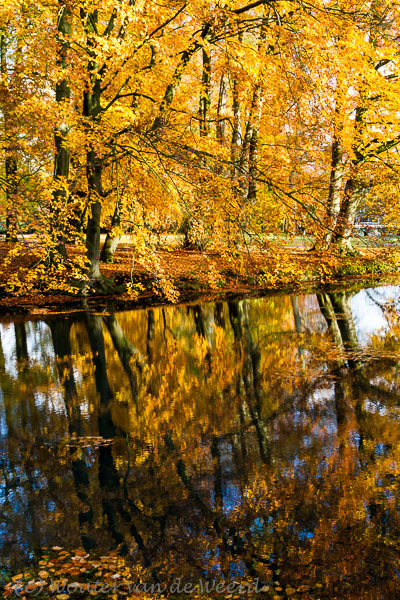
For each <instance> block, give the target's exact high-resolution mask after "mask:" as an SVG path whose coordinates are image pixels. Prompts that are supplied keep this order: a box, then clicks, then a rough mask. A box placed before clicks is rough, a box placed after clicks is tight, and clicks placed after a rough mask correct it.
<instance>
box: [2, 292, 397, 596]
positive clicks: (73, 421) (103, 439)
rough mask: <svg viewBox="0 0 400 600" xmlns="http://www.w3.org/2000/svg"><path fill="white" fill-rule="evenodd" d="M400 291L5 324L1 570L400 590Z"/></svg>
mask: <svg viewBox="0 0 400 600" xmlns="http://www.w3.org/2000/svg"><path fill="white" fill-rule="evenodd" d="M399 292H400V289H399V288H397V287H394V286H392V287H379V288H375V289H365V290H361V291H359V292H357V293H350V292H344V291H336V292H334V293H321V294H313V295H301V296H289V295H286V296H285V295H277V296H269V297H266V298H259V299H249V300H238V301H232V302H221V303H205V304H199V305H188V306H167V307H163V308H150V309H146V310H127V311H121V312H113V311H112V310H111V309H107V310H104V312H93V311H89V310H87V311H84V310H82V312H77V313H75V314H71V315H63V316H60V317H54V316H52V317H48V318H46V319H44V320H41V321H40V320H32V321H29V320H28V321H23V320H21V319H20V320H18V319H17V320H15V322H3V323H0V336H1V345H0V444H1V455H0V467H1V468H0V532H1V540H0V555H1V556H0V564H1V568H2V572H3V577H5V576H6V575H7V574H10V573H11V574H15V573H19V572H21V570H23V569H24V568H25V567H27V566H28V565H30V564H34V563H35V561H38V560H39V559H40V558H41V557H42V555H43V554H44V553H45V552H46V550H47V549H49V548H51V547H53V546H58V547H60V548H63V549H65V550H66V551H70V550H73V549H82V550H84V551H85V552H87V553H89V554H90V555H93V556H100V557H101V556H104V555H107V553H109V552H111V551H113V552H116V553H117V555H119V556H121V557H126V559H127V560H128V561H129V562H130V564H132V565H134V566H135V567H134V568H135V569H136V571H135V573H137V572H138V569H139V568H140V573H141V577H142V578H143V580H146V581H149V582H150V581H158V582H160V581H161V582H168V584H170V583H171V582H172V581H175V579H176V578H178V577H180V578H182V581H183V582H191V581H197V580H199V579H200V578H202V579H203V580H206V581H212V580H219V579H222V580H224V581H226V582H229V581H237V580H241V581H242V580H243V581H244V580H247V581H248V582H250V581H253V580H254V581H257V582H259V584H260V586H262V589H263V594H264V597H266V598H270V597H271V598H273V597H276V598H278V597H282V598H286V597H292V598H312V599H314V598H315V599H317V598H351V599H356V598H371V599H373V600H377V599H378V598H398V597H400V579H399V575H400V537H399V535H400V477H399V475H400V422H399V421H400V394H399V392H400V387H399V386H400V322H399V314H400V300H399V297H400V296H399Z"/></svg>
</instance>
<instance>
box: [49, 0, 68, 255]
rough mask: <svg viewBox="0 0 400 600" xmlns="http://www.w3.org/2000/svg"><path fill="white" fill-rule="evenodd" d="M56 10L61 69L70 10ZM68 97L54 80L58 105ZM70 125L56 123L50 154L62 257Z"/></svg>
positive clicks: (54, 224) (62, 6)
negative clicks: (62, 214)
mask: <svg viewBox="0 0 400 600" xmlns="http://www.w3.org/2000/svg"><path fill="white" fill-rule="evenodd" d="M59 6H60V8H59V12H58V20H57V31H58V34H59V35H58V43H59V44H60V48H59V50H58V53H57V65H58V66H59V67H60V68H61V69H65V68H66V66H67V62H66V54H67V49H68V43H67V42H66V41H65V40H66V38H67V37H68V35H69V34H70V33H71V24H70V21H69V20H70V17H71V12H70V10H69V8H68V7H67V5H66V4H64V3H63V1H62V0H59ZM70 98H71V90H70V87H69V85H68V81H67V79H62V80H61V81H59V82H58V83H57V84H56V102H58V103H59V105H60V107H61V108H62V107H63V105H66V104H67V103H68V102H69V100H70ZM69 130H70V126H69V124H68V123H66V122H65V120H64V119H62V120H61V121H60V123H58V125H57V127H56V130H55V133H54V142H55V147H56V152H55V157H54V186H55V187H54V193H53V200H54V205H55V206H54V211H53V214H54V216H53V222H52V228H53V230H55V237H56V250H57V252H58V253H59V255H60V256H61V257H62V258H66V257H67V250H66V245H65V244H66V239H65V235H63V233H62V231H63V229H64V227H63V224H62V223H59V218H60V213H61V207H62V205H63V204H64V205H65V204H66V203H67V202H68V196H69V194H68V176H69V164H70V149H69V147H68V144H67V137H68V134H69Z"/></svg>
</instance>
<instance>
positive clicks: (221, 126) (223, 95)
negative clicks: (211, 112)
mask: <svg viewBox="0 0 400 600" xmlns="http://www.w3.org/2000/svg"><path fill="white" fill-rule="evenodd" d="M227 95H228V80H227V77H226V75H225V73H223V74H222V75H221V81H220V84H219V96H218V111H217V127H216V129H217V141H218V142H219V143H220V144H221V145H222V146H224V145H225V143H226V139H225V129H226V123H225V112H226V101H227Z"/></svg>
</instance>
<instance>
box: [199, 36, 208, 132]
mask: <svg viewBox="0 0 400 600" xmlns="http://www.w3.org/2000/svg"><path fill="white" fill-rule="evenodd" d="M202 57H203V75H202V80H201V90H200V102H199V116H200V135H201V136H202V137H205V136H207V135H208V134H209V133H210V106H211V55H210V51H209V49H208V48H206V47H203V52H202Z"/></svg>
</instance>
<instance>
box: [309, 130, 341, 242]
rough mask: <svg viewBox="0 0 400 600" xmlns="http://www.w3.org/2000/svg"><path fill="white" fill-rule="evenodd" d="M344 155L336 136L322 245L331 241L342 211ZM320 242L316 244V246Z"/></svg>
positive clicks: (333, 144)
mask: <svg viewBox="0 0 400 600" xmlns="http://www.w3.org/2000/svg"><path fill="white" fill-rule="evenodd" d="M344 170H345V169H344V156H343V149H342V146H341V142H340V140H339V139H338V137H336V136H335V137H334V140H333V143H332V159H331V173H330V180H329V192H328V206H327V220H326V225H325V227H326V231H325V232H324V236H323V240H322V247H323V248H328V247H329V245H330V243H331V241H332V236H333V232H334V229H335V227H336V223H337V219H338V216H339V213H340V204H341V198H342V191H343V180H344ZM316 247H318V244H316V245H315V248H316Z"/></svg>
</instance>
